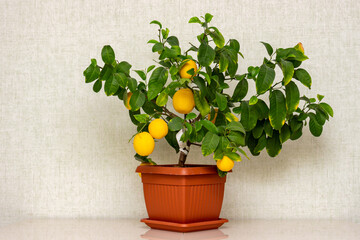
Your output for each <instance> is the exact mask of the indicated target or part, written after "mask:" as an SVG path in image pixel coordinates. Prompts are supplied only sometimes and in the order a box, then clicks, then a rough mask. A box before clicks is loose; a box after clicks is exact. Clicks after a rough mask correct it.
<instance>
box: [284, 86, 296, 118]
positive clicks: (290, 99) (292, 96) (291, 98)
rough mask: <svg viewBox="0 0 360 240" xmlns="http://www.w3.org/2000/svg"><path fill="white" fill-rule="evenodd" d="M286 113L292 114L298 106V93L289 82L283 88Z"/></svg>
mask: <svg viewBox="0 0 360 240" xmlns="http://www.w3.org/2000/svg"><path fill="white" fill-rule="evenodd" d="M285 94H286V109H287V113H288V114H291V113H293V112H294V111H295V110H296V109H297V108H298V106H299V102H300V92H299V89H298V87H297V86H296V84H295V83H294V82H289V83H288V85H286V87H285Z"/></svg>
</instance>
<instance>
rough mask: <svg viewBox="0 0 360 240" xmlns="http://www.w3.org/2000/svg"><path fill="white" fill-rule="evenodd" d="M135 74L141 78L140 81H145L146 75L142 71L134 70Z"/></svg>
mask: <svg viewBox="0 0 360 240" xmlns="http://www.w3.org/2000/svg"><path fill="white" fill-rule="evenodd" d="M135 72H136V73H137V74H138V75H139V77H141V79H142V80H146V74H145V72H144V71H142V70H135Z"/></svg>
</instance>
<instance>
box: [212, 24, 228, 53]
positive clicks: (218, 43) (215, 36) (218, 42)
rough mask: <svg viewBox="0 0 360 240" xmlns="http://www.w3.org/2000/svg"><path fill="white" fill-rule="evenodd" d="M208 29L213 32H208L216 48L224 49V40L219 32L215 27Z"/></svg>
mask: <svg viewBox="0 0 360 240" xmlns="http://www.w3.org/2000/svg"><path fill="white" fill-rule="evenodd" d="M209 29H211V30H213V31H210V37H211V38H212V39H213V40H214V43H215V45H216V46H217V47H218V48H222V47H224V44H225V39H224V37H223V35H222V34H221V32H220V31H219V30H218V29H217V28H216V27H209Z"/></svg>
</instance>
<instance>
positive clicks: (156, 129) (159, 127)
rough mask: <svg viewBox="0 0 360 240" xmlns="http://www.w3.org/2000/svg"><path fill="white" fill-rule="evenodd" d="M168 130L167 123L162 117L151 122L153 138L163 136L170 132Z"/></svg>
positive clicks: (150, 127) (150, 130) (150, 131)
mask: <svg viewBox="0 0 360 240" xmlns="http://www.w3.org/2000/svg"><path fill="white" fill-rule="evenodd" d="M168 131H169V128H168V125H167V123H166V122H165V121H164V120H162V119H160V118H158V119H154V120H152V121H151V123H150V124H149V133H150V135H151V136H152V137H153V138H156V139H160V138H163V137H165V136H166V135H167V134H168Z"/></svg>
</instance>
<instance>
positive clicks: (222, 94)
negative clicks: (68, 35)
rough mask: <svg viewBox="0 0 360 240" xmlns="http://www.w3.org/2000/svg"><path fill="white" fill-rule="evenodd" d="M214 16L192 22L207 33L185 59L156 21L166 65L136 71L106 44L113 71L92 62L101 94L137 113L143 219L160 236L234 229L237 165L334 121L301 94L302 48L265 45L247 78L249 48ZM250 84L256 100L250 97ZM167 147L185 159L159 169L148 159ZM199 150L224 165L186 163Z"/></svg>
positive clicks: (89, 75)
mask: <svg viewBox="0 0 360 240" xmlns="http://www.w3.org/2000/svg"><path fill="white" fill-rule="evenodd" d="M212 17H213V16H212V15H211V14H209V13H207V14H205V16H203V17H201V18H198V17H193V18H191V19H190V21H189V23H196V24H199V25H200V27H201V28H202V30H203V31H202V32H201V33H199V35H198V36H197V40H198V42H197V43H190V46H189V48H187V49H186V50H185V51H182V49H181V48H180V43H179V40H178V38H177V37H176V36H173V35H170V34H169V29H168V28H164V27H163V26H162V24H161V23H160V22H159V21H152V22H151V23H150V24H154V25H156V26H157V27H158V34H157V38H156V39H151V40H149V41H148V43H149V44H152V52H154V53H157V54H158V60H157V61H155V62H156V64H155V65H151V66H148V67H147V68H146V69H144V70H131V67H132V66H131V64H129V63H128V62H126V61H118V60H116V58H115V53H114V50H113V49H112V48H111V47H110V46H109V45H107V46H104V47H103V49H102V51H101V57H102V60H103V62H104V64H103V65H102V66H100V65H99V64H98V63H97V61H96V60H95V59H92V60H91V64H90V65H89V66H88V67H87V68H86V70H85V71H84V76H85V82H86V83H92V82H94V84H93V90H94V91H95V92H99V91H100V90H101V88H102V87H103V85H104V87H103V88H104V91H105V94H106V95H107V96H115V97H117V98H119V99H120V100H121V101H123V103H124V105H125V107H126V108H127V109H128V110H129V116H130V119H131V121H132V122H133V123H134V124H135V126H136V131H135V134H134V135H133V136H132V138H131V139H132V140H133V146H134V150H135V152H136V153H135V156H134V158H135V159H136V160H138V161H140V162H141V165H140V166H139V167H138V168H137V170H136V171H137V172H139V174H141V179H142V182H143V187H144V196H145V203H146V207H147V211H148V215H149V218H146V219H143V220H142V221H143V222H145V223H146V224H148V225H149V226H150V227H153V228H159V229H166V230H173V231H181V232H187V231H196V230H203V229H211V228H217V227H219V226H221V225H222V224H223V223H224V222H226V221H227V220H226V219H221V218H219V214H220V210H221V205H222V201H223V195H224V184H225V180H226V174H227V173H228V172H229V171H231V169H232V168H233V166H234V162H239V161H241V160H242V159H243V158H248V156H247V154H246V152H245V151H244V149H245V148H247V149H248V150H249V151H250V153H251V154H252V155H253V156H257V155H259V154H260V153H261V152H262V151H263V150H266V152H267V154H268V155H269V156H270V157H275V156H277V155H278V154H279V153H280V151H281V149H282V146H283V145H284V143H285V142H286V141H288V140H296V139H298V138H300V137H301V135H302V132H303V129H304V127H305V126H308V128H309V130H310V132H311V133H312V135H314V136H315V137H318V136H320V135H321V133H322V131H323V126H324V124H325V122H326V121H328V120H329V117H332V116H333V110H332V108H331V107H330V105H329V104H327V103H325V102H323V101H322V100H323V98H324V96H322V95H319V94H318V95H317V97H316V98H310V97H307V96H304V95H303V96H302V95H301V94H300V91H299V88H298V85H299V84H302V85H304V86H305V87H307V88H309V89H310V88H311V83H312V79H311V77H310V74H309V73H308V72H307V71H306V70H305V69H304V68H301V64H302V62H303V61H305V60H307V59H308V57H307V56H306V55H305V54H304V48H303V46H302V44H301V43H298V44H297V45H296V46H294V47H289V48H277V49H276V50H274V49H273V47H272V46H271V45H270V44H268V43H265V42H261V43H262V44H263V45H264V46H265V49H266V52H267V54H268V55H267V56H266V57H264V59H263V61H262V62H261V63H260V64H259V66H250V67H248V69H247V72H245V73H242V74H239V73H237V70H238V64H239V62H240V61H241V59H242V58H243V55H242V53H241V52H240V44H239V42H238V41H237V40H236V39H229V40H227V41H226V40H225V38H224V37H223V35H222V34H221V32H220V31H219V30H218V28H216V27H214V26H212V25H211V24H210V22H211V19H212ZM275 68H279V69H280V70H281V73H282V74H280V76H276V74H275ZM134 74H135V75H136V78H135V75H134ZM230 82H234V83H235V84H236V86H235V88H234V89H231V88H230ZM249 83H250V84H255V87H256V92H253V93H248V84H249ZM246 97H247V99H245V98H246ZM161 139H165V140H166V141H167V142H168V143H169V145H170V146H171V147H172V148H174V150H175V151H176V152H177V153H179V159H178V160H177V163H175V164H174V163H173V164H169V165H156V163H155V162H154V160H153V159H151V158H150V157H149V155H150V154H151V153H152V152H153V151H154V149H155V140H159V141H162V140H161ZM193 145H194V146H198V147H200V148H201V152H202V154H203V155H204V156H208V155H211V154H212V155H213V158H214V160H215V162H216V165H215V164H214V165H191V164H186V159H187V156H188V153H189V151H190V147H191V146H193Z"/></svg>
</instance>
